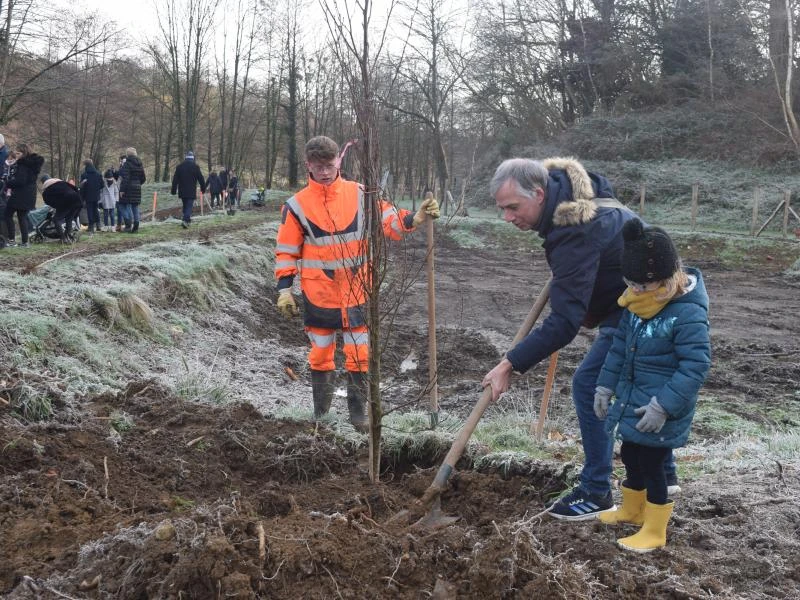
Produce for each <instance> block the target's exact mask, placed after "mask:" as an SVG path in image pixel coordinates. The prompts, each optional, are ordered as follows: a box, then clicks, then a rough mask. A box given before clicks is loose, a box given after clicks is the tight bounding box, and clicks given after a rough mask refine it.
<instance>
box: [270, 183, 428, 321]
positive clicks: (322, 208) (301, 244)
mask: <svg viewBox="0 0 800 600" xmlns="http://www.w3.org/2000/svg"><path fill="white" fill-rule="evenodd" d="M363 204H364V203H363V192H362V189H361V186H360V185H359V184H358V183H356V182H353V181H346V180H344V179H342V178H341V177H339V178H337V179H336V181H334V182H333V183H332V184H330V185H328V186H325V185H321V184H320V183H317V182H316V181H313V180H310V181H309V183H308V185H307V186H306V187H305V188H303V189H302V190H300V191H299V192H298V193H297V194H295V195H294V196H292V197H291V198H289V200H287V201H286V204H285V205H284V206H283V210H282V213H281V225H280V227H279V228H278V237H277V246H276V249H275V277H276V279H278V288H279V289H281V288H285V287H289V286H290V285H291V282H292V279H293V277H294V276H295V275H296V274H297V273H298V272H300V265H298V261H299V260H302V278H301V286H300V287H301V289H302V291H303V300H304V303H305V311H304V323H305V324H306V325H309V326H313V327H327V328H331V329H342V328H346V327H359V326H361V325H364V323H365V317H366V313H365V311H364V308H365V304H366V290H365V284H366V282H367V278H368V277H369V268H368V265H367V243H366V232H367V226H366V218H365V215H364V206H363ZM380 210H381V223H382V225H383V232H384V235H386V237H387V238H389V239H393V240H398V239H400V237H401V236H402V235H403V234H404V233H406V232H408V231H411V229H412V226H411V220H412V218H413V216H412V215H411V213H410V211H407V210H403V209H398V208H396V207H394V206H392V205H391V204H389V203H388V202H381V203H380Z"/></svg>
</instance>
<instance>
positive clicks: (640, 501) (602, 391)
mask: <svg viewBox="0 0 800 600" xmlns="http://www.w3.org/2000/svg"><path fill="white" fill-rule="evenodd" d="M622 235H623V239H624V243H625V247H624V251H623V256H622V276H623V278H624V280H625V283H626V284H627V285H628V288H627V289H626V290H625V292H624V293H623V294H622V296H621V297H620V299H619V301H618V302H619V305H620V306H622V307H624V308H625V309H627V310H626V311H625V312H624V313H623V314H622V318H621V319H620V323H619V328H618V329H617V332H616V334H615V335H614V342H613V343H612V346H611V350H610V351H609V353H608V356H607V357H606V361H605V364H604V365H603V369H602V371H601V372H600V376H599V378H598V380H597V388H596V390H595V398H594V412H595V414H596V415H597V417H598V418H599V419H606V430H607V431H608V432H609V433H612V432H613V430H614V428H616V429H617V437H619V438H620V439H622V449H621V456H622V462H623V464H624V465H625V474H626V479H625V481H623V482H622V485H621V490H622V505H621V506H620V507H619V508H618V509H616V510H613V511H607V512H605V513H601V514H600V515H598V519H599V520H600V521H602V522H603V523H606V524H614V525H615V524H618V523H632V524H634V525H641V528H640V529H639V531H638V533H636V534H634V535H631V536H628V537H624V538H621V539H618V540H617V543H618V544H619V546H620V547H622V548H624V549H626V550H632V551H634V552H650V551H652V550H655V549H656V548H661V547H663V546H665V545H666V539H667V537H666V535H667V523H668V522H669V519H670V516H671V515H672V509H673V506H674V502H672V501H671V500H669V498H668V497H667V481H666V477H665V475H664V460H665V459H666V457H667V455H668V454H669V451H670V449H671V448H679V447H681V446H683V445H684V444H685V443H686V440H687V438H688V437H689V428H690V426H691V424H692V417H693V416H694V411H695V406H696V404H697V394H698V392H699V390H700V387H701V386H702V385H703V382H704V381H705V378H706V375H707V374H708V369H709V367H710V365H711V343H710V341H709V325H708V294H707V293H706V288H705V286H704V285H703V278H702V276H701V274H700V271H698V270H697V269H692V268H687V269H684V268H683V267H682V265H681V261H680V258H679V257H678V252H677V250H676V249H675V245H674V244H673V243H672V240H671V239H670V237H669V236H668V235H667V233H666V232H665V231H664V230H662V229H660V228H658V227H644V225H643V224H642V222H641V221H639V220H638V219H633V220H631V221H628V222H627V223H625V225H624V227H623V229H622ZM612 395H614V396H616V400H614V403H613V404H612V405H611V408H610V410H609V400H610V398H611V396H612Z"/></svg>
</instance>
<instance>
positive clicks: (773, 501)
mask: <svg viewBox="0 0 800 600" xmlns="http://www.w3.org/2000/svg"><path fill="white" fill-rule="evenodd" d="M795 500H796V498H787V497H783V498H764V499H762V500H756V501H755V502H751V503H750V504H748V505H747V508H753V507H756V506H767V505H769V504H783V503H785V502H794V501H795Z"/></svg>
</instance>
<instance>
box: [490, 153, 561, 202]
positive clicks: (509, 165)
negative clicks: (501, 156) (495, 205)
mask: <svg viewBox="0 0 800 600" xmlns="http://www.w3.org/2000/svg"><path fill="white" fill-rule="evenodd" d="M547 176H548V174H547V169H545V167H544V165H543V164H542V163H541V162H539V161H538V160H532V159H530V158H509V159H508V160H504V161H503V162H501V163H500V166H499V167H497V170H496V171H495V172H494V177H492V180H491V182H489V193H491V195H492V198H494V197H495V196H496V195H497V190H499V189H500V188H501V187H503V184H505V182H506V181H508V180H509V179H511V180H513V181H514V183H516V184H517V191H518V192H519V193H520V194H521V195H523V196H525V197H527V198H535V197H536V190H537V189H539V188H541V189H543V190H546V189H547Z"/></svg>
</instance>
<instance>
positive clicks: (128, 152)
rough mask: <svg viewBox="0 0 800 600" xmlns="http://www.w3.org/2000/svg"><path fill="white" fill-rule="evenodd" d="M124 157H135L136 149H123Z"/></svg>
mask: <svg viewBox="0 0 800 600" xmlns="http://www.w3.org/2000/svg"><path fill="white" fill-rule="evenodd" d="M125 156H136V148H125Z"/></svg>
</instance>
